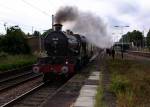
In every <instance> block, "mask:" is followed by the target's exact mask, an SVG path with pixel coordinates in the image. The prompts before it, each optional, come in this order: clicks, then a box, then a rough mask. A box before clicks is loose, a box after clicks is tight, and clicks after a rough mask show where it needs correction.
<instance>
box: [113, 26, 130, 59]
mask: <svg viewBox="0 0 150 107" xmlns="http://www.w3.org/2000/svg"><path fill="white" fill-rule="evenodd" d="M114 27H117V28H121V34H122V47H121V57H122V59H123V42H124V40H123V29H124V28H125V27H130V26H114Z"/></svg>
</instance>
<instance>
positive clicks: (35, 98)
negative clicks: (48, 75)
mask: <svg viewBox="0 0 150 107" xmlns="http://www.w3.org/2000/svg"><path fill="white" fill-rule="evenodd" d="M66 83H67V82H65V81H64V82H59V83H58V82H57V83H55V82H54V83H51V84H49V85H48V84H46V85H45V84H44V83H41V84H39V85H38V86H36V87H34V88H33V89H31V90H30V91H28V92H26V93H24V94H22V95H20V96H18V97H17V98H15V99H13V100H11V101H9V102H7V103H5V104H3V105H1V106H0V107H38V106H40V105H41V104H42V103H43V102H44V101H45V100H46V99H47V97H48V96H49V97H52V96H53V95H55V94H56V93H57V92H58V91H59V90H60V89H61V88H62V87H64V85H65V84H66Z"/></svg>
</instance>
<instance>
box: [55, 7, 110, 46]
mask: <svg viewBox="0 0 150 107" xmlns="http://www.w3.org/2000/svg"><path fill="white" fill-rule="evenodd" d="M70 21H72V22H74V24H73V23H70ZM55 22H56V23H61V24H63V25H65V23H69V24H73V25H72V27H71V28H70V29H71V30H72V31H73V32H75V33H79V34H81V35H84V36H86V38H87V39H88V41H89V42H91V43H93V44H95V45H96V46H98V47H100V48H107V47H110V46H111V45H112V41H111V36H109V33H108V30H107V26H106V24H105V23H104V21H103V20H102V19H101V18H100V17H98V16H96V15H94V14H92V13H86V12H81V11H79V10H78V9H77V8H76V7H69V6H67V7H62V8H60V10H59V11H58V12H57V13H56V17H55Z"/></svg>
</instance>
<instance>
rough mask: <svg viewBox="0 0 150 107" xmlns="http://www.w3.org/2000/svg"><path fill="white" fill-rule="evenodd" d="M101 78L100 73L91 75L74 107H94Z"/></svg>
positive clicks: (95, 72)
mask: <svg viewBox="0 0 150 107" xmlns="http://www.w3.org/2000/svg"><path fill="white" fill-rule="evenodd" d="M99 77H100V71H94V72H92V73H91V75H90V76H89V78H88V79H87V81H86V82H85V84H84V85H83V86H82V88H81V90H80V94H79V97H78V98H77V99H76V101H75V103H74V104H73V106H72V107H94V104H95V96H96V93H97V87H98V85H99Z"/></svg>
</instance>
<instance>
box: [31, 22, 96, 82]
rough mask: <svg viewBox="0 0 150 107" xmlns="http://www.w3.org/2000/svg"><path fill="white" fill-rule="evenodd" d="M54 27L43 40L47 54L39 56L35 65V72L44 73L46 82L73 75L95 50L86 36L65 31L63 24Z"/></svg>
mask: <svg viewBox="0 0 150 107" xmlns="http://www.w3.org/2000/svg"><path fill="white" fill-rule="evenodd" d="M53 28H54V30H53V31H52V32H50V33H48V35H47V36H46V37H45V38H44V42H43V43H44V48H45V51H46V53H47V56H45V57H41V58H39V59H38V62H37V64H35V65H34V66H33V71H34V72H42V73H43V74H44V77H43V81H44V82H46V81H49V80H54V79H57V78H59V77H61V78H64V77H65V78H66V77H68V76H71V75H72V74H74V73H75V72H76V71H77V70H78V69H80V68H81V67H82V66H84V65H85V64H86V63H87V62H88V61H89V59H90V58H91V56H92V55H93V51H94V47H93V45H91V44H89V43H88V42H87V40H86V38H85V37H84V36H81V35H79V34H73V32H71V31H69V30H68V31H67V32H63V31H62V30H61V28H62V25H61V24H55V25H54V26H53Z"/></svg>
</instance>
